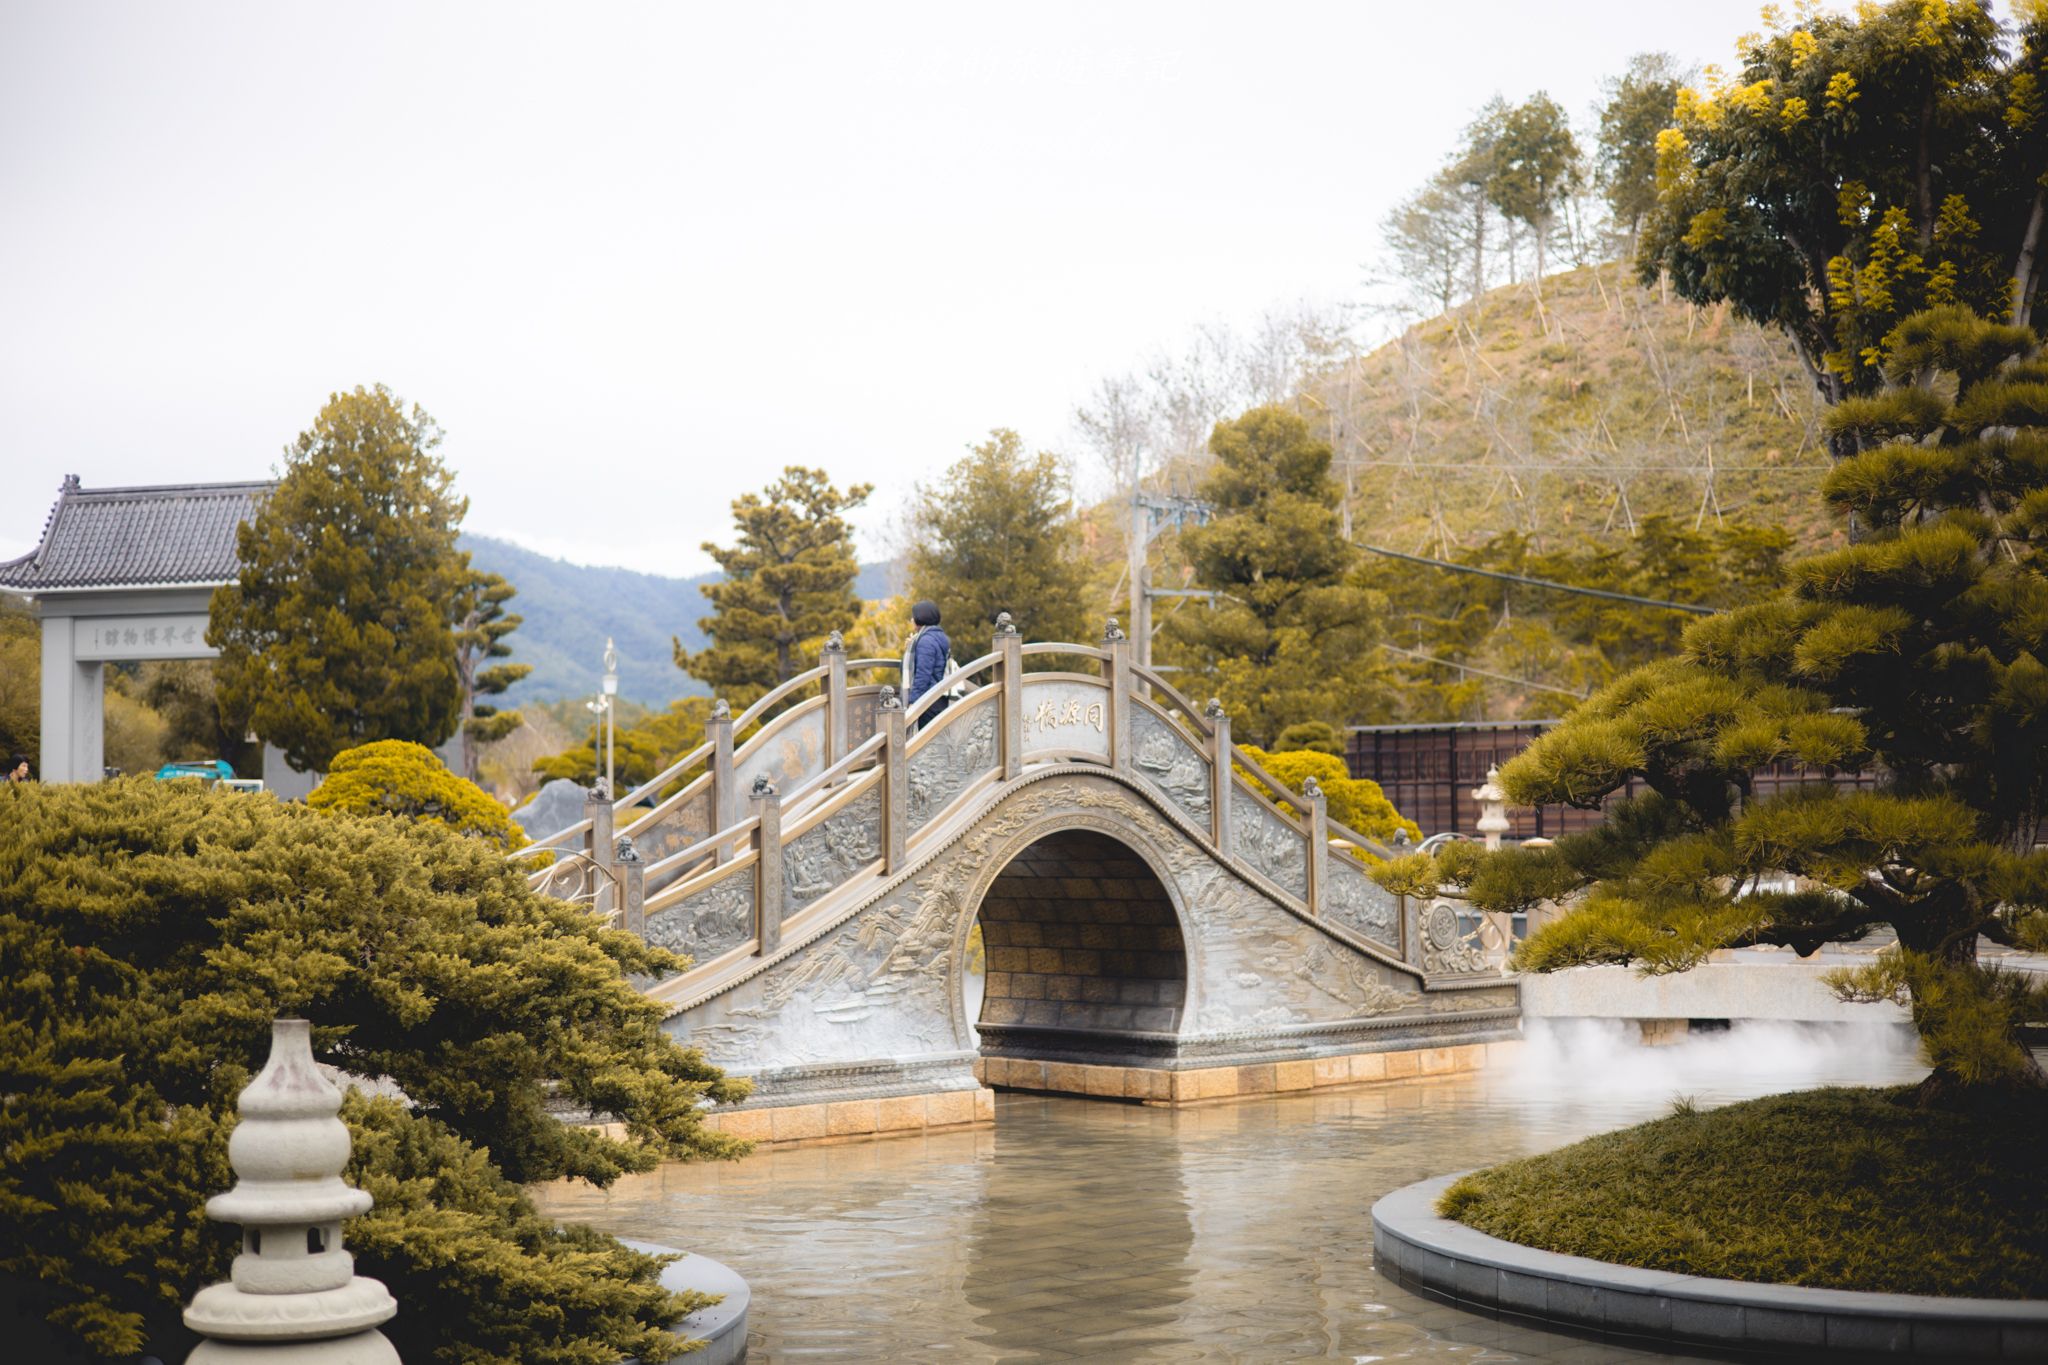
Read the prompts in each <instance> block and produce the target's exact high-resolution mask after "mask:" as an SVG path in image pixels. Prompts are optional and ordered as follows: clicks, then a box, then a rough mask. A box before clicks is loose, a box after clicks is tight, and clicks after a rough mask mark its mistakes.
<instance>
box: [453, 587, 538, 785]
mask: <svg viewBox="0 0 2048 1365" xmlns="http://www.w3.org/2000/svg"><path fill="white" fill-rule="evenodd" d="M518 591H519V590H518V589H517V588H514V587H513V586H512V585H511V584H510V583H507V582H506V581H505V577H504V575H503V574H494V573H487V574H478V575H477V576H476V577H475V579H474V580H473V581H472V582H471V584H470V588H469V603H468V609H467V610H466V611H465V612H464V613H463V616H462V620H461V621H460V622H458V623H457V625H456V627H455V671H456V674H457V675H458V676H459V677H460V678H461V679H462V775H463V776H464V777H466V778H468V779H469V780H470V781H472V782H474V781H476V760H477V748H478V746H480V745H484V744H490V743H493V742H495V741H497V740H501V739H503V738H504V737H505V736H507V735H509V734H511V733H512V732H513V731H514V730H516V729H518V728H519V725H520V718H519V713H518V712H517V711H500V710H499V709H498V708H497V707H496V706H494V705H492V704H491V703H489V702H484V701H479V700H477V699H478V698H479V697H497V696H502V695H503V694H504V692H505V690H506V689H507V688H509V687H511V686H512V684H514V683H516V682H518V681H519V680H520V679H521V678H523V677H525V676H526V675H527V674H529V673H531V672H533V665H532V664H494V663H491V662H490V660H492V659H507V658H510V657H511V656H512V646H511V645H509V644H507V643H505V637H506V636H507V635H510V634H511V633H512V632H513V631H515V630H517V629H519V627H520V625H521V623H522V622H523V621H524V620H525V618H524V617H522V616H520V615H518V614H517V613H516V612H515V613H512V614H510V615H508V614H507V613H506V611H505V604H506V603H507V602H509V601H511V600H512V598H513V597H515V596H517V595H518Z"/></svg>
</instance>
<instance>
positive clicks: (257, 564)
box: [206, 384, 470, 771]
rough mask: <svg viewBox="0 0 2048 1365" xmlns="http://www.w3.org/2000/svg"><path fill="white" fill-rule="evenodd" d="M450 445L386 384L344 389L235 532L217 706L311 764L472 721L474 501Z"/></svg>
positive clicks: (216, 613) (217, 631) (434, 735)
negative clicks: (461, 652)
mask: <svg viewBox="0 0 2048 1365" xmlns="http://www.w3.org/2000/svg"><path fill="white" fill-rule="evenodd" d="M440 440H441V431H440V428H439V427H437V426H435V425H434V420H433V419H432V418H431V417H429V416H427V414H426V413H425V412H424V411H422V410H421V409H420V408H419V407H417V406H415V407H414V408H413V409H412V410H411V411H410V412H407V411H406V409H405V407H404V405H403V404H401V403H400V402H399V401H398V399H396V398H395V397H393V396H392V394H391V392H390V390H388V389H386V388H385V387H384V386H383V385H381V384H380V385H378V386H377V387H376V388H374V389H363V388H358V389H356V390H354V391H353V392H350V393H342V394H335V395H334V396H333V397H332V398H330V399H329V400H328V402H327V406H326V407H324V408H322V409H321V410H320V416H319V417H318V418H317V419H316V420H315V421H314V423H313V426H312V428H311V429H310V430H307V431H305V432H303V433H301V434H300V436H299V438H298V440H297V441H295V442H294V443H293V444H292V445H290V446H288V447H286V449H285V455H284V476H283V478H281V479H280V480H279V481H278V485H277V488H276V489H275V491H273V492H272V493H271V494H270V496H269V497H268V498H266V499H265V500H264V502H263V505H262V507H261V508H260V509H258V511H257V513H256V519H255V521H254V522H253V523H250V522H244V523H243V524H242V525H241V527H240V528H239V529H238V530H237V532H236V541H235V543H236V549H237V552H238V554H239V555H240V557H241V571H240V573H239V575H238V576H237V578H236V581H235V582H233V583H230V584H228V585H227V586H225V587H222V588H219V589H217V590H216V591H215V592H214V595H213V610H212V621H211V623H210V624H209V625H208V628H207V632H206V639H207V643H209V644H211V645H213V646H214V647H215V648H217V649H218V650H220V657H219V659H218V660H217V661H216V664H215V669H216V672H215V677H216V680H217V685H218V692H219V699H220V706H221V709H222V712H223V714H224V715H225V716H227V717H228V718H229V719H230V720H231V722H232V723H233V724H234V725H236V726H240V725H242V724H244V723H246V724H247V726H248V727H249V728H250V729H253V730H254V731H255V732H256V733H257V734H258V735H260V736H262V738H263V739H265V740H266V741H268V742H269V743H272V744H275V745H276V746H277V747H278V748H280V749H282V750H283V751H284V753H285V756H286V757H287V758H289V759H290V760H291V761H292V763H293V765H294V766H296V767H298V768H300V769H302V770H306V771H317V770H322V769H325V768H326V766H327V763H328V761H329V760H330V759H332V758H333V757H334V755H335V754H337V753H339V752H340V751H341V750H343V749H346V748H350V747H352V746H354V745H357V744H361V743H364V742H366V741H369V740H376V739H408V740H412V741H413V742H415V743H418V744H425V745H427V746H429V747H432V746H434V745H437V744H439V743H440V742H441V741H442V740H444V739H446V738H448V736H449V735H451V734H453V733H454V731H455V727H456V725H457V724H458V723H459V721H460V719H461V715H462V684H461V677H460V675H459V674H458V672H457V670H456V665H455V640H454V627H455V623H456V621H457V620H458V619H459V615H460V612H461V610H462V603H463V598H464V589H465V587H466V586H467V584H468V581H469V572H470V571H469V568H468V564H467V561H466V560H465V558H464V556H463V555H462V553H461V552H460V551H459V550H457V549H456V548H455V537H456V528H457V526H458V525H459V524H460V522H461V521H462V516H463V513H464V512H465V511H467V510H468V506H469V504H468V503H467V502H465V501H464V500H462V499H460V498H457V497H456V496H455V495H454V493H453V491H452V489H451V485H452V484H453V482H454V476H453V475H452V474H450V473H449V471H448V470H447V469H446V468H445V467H444V466H443V465H442V464H441V462H440V460H439V459H438V458H436V457H435V455H434V454H433V450H434V447H435V446H436V445H438V444H440Z"/></svg>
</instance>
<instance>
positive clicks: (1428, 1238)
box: [1372, 1172, 2048, 1360]
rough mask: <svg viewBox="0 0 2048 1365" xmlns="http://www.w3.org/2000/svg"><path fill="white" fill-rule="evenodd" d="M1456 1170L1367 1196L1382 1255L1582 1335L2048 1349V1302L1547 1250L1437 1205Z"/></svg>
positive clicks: (2003, 1356)
mask: <svg viewBox="0 0 2048 1365" xmlns="http://www.w3.org/2000/svg"><path fill="white" fill-rule="evenodd" d="M1462 1174H1464V1172H1459V1173H1458V1174H1457V1175H1446V1176H1438V1177H1437V1178H1435V1179H1433V1180H1424V1181H1420V1182H1418V1183H1416V1184H1413V1185H1408V1186H1405V1187H1403V1188H1401V1189H1398V1190H1395V1191H1394V1192H1393V1193H1392V1194H1389V1195H1386V1196H1385V1197H1384V1198H1382V1199H1380V1200H1379V1201H1378V1202H1377V1203H1375V1204H1374V1205H1373V1206H1372V1228H1373V1260H1374V1263H1375V1265H1376V1267H1377V1268H1378V1270H1379V1272H1380V1273H1381V1274H1382V1275H1385V1276H1387V1277H1388V1278H1389V1279H1391V1280H1393V1281H1394V1282H1395V1283H1397V1284H1399V1285H1401V1286H1402V1287H1403V1288H1405V1289H1409V1290H1411V1291H1413V1292H1415V1293H1419V1294H1424V1295H1426V1296H1428V1297H1430V1298H1434V1299H1438V1300H1440V1301H1443V1302H1447V1303H1450V1304H1452V1305H1454V1306H1456V1307H1459V1308H1464V1309H1467V1310H1470V1311H1472V1312H1476V1313H1481V1314H1484V1315H1486V1316H1488V1317H1504V1318H1513V1319H1518V1320H1521V1321H1524V1322H1529V1323H1534V1324H1537V1325H1539V1326H1543V1327H1548V1328H1561V1329H1563V1330H1565V1331H1568V1332H1572V1333H1575V1334H1579V1335H1593V1336H1598V1337H1601V1338H1603V1339H1607V1340H1620V1341H1626V1342H1629V1343H1632V1344H1648V1345H1658V1346H1670V1345H1678V1346H1683V1347H1687V1348H1691V1349H1705V1350H1712V1351H1716V1352H1721V1353H1726V1354H1731V1355H1738V1356H1748V1357H1756V1356H1778V1357H1787V1356H1791V1357H1803V1358H1810V1357H1837V1358H1857V1359H1870V1358H1882V1359H1891V1360H2041V1359H2048V1301H2042V1300H2034V1299H1943V1298H1934V1297H1931V1296H1926V1295H1919V1294H1877V1293H1868V1292H1864V1291H1859V1290H1850V1289H1810V1288H1806V1287H1803V1286H1799V1285H1784V1284H1750V1283H1745V1282H1743V1281H1740V1280H1715V1279H1708V1278H1706V1277H1704V1276H1699V1275H1678V1274H1673V1273H1671V1272H1669V1271H1662V1270H1644V1269H1640V1268H1638V1267H1635V1266H1624V1265H1614V1264H1611V1263H1609V1262H1606V1261H1595V1260H1590V1259H1588V1258H1586V1257H1583V1256H1565V1255H1561V1254H1559V1253H1557V1252H1553V1251H1539V1250H1537V1249H1535V1248H1534V1247H1525V1246H1520V1245H1517V1244H1516V1243H1513V1242H1504V1241H1502V1240H1501V1239H1499V1238H1497V1237H1489V1236H1487V1235H1486V1234H1485V1233H1483V1232H1480V1231H1479V1230H1478V1229H1476V1228H1470V1227H1467V1226H1465V1225H1464V1224H1463V1223H1456V1222H1452V1221H1451V1220H1449V1219H1447V1218H1442V1217H1439V1216H1438V1214H1437V1211H1436V1201H1437V1199H1438V1198H1439V1197H1440V1196H1441V1195H1442V1194H1443V1192H1444V1191H1445V1190H1446V1189H1447V1188H1449V1186H1450V1184H1451V1182H1452V1181H1454V1180H1456V1179H1458V1176H1459V1175H1462Z"/></svg>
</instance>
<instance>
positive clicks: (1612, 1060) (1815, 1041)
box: [1502, 1019, 1925, 1103]
mask: <svg viewBox="0 0 2048 1365" xmlns="http://www.w3.org/2000/svg"><path fill="white" fill-rule="evenodd" d="M1523 1036H1524V1037H1525V1038H1526V1039H1527V1040H1528V1043H1527V1046H1526V1047H1524V1048H1523V1049H1522V1051H1521V1054H1520V1055H1519V1056H1518V1057H1517V1058H1516V1059H1515V1061H1514V1062H1513V1063H1512V1064H1511V1065H1510V1066H1509V1067H1506V1068H1503V1070H1504V1073H1505V1074H1504V1075H1503V1076H1502V1084H1503V1089H1504V1092H1505V1093H1506V1094H1508V1095H1512V1096H1515V1097H1517V1098H1536V1097H1540V1096H1551V1097H1558V1098H1563V1097H1566V1096H1577V1097H1588V1098H1598V1099H1601V1100H1612V1101H1630V1100H1638V1101H1639V1100H1644V1099H1653V1100H1654V1099H1665V1098H1676V1097H1678V1096H1681V1095H1683V1096H1689V1097H1691V1098H1694V1099H1697V1100H1700V1101H1702V1102H1706V1103H1722V1102H1726V1101H1729V1100H1735V1099H1742V1098H1746V1097H1748V1096H1752V1095H1761V1094H1770V1093H1775V1092H1779V1091H1785V1090H1805V1089H1810V1088H1812V1087H1814V1086H1821V1085H1900V1084H1904V1083H1907V1082H1910V1081H1913V1080H1916V1079H1918V1078H1919V1077H1920V1076H1921V1075H1923V1074H1925V1067H1924V1065H1922V1064H1921V1062H1920V1060H1919V1044H1918V1042H1917V1040H1916V1039H1915V1037H1914V1035H1913V1032H1912V1030H1911V1029H1910V1028H1906V1027H1900V1026H1896V1025H1882V1024H1879V1025H1869V1024H1796V1023H1782V1022H1777V1021H1770V1020H1753V1021H1741V1020H1738V1021H1736V1022H1735V1023H1734V1024H1733V1025H1732V1026H1731V1027H1729V1028H1727V1029H1723V1030H1718V1031H1715V1032H1711V1033H1691V1034H1687V1035H1685V1036H1684V1037H1683V1038H1681V1039H1678V1040H1677V1041H1674V1042H1671V1043H1668V1044H1665V1045H1663V1046H1659V1047H1646V1046H1644V1045H1643V1044H1642V1043H1641V1042H1640V1041H1639V1039H1638V1035H1637V1031H1636V1028H1635V1026H1634V1025H1633V1024H1631V1023H1628V1022H1625V1021H1622V1020H1617V1019H1530V1020H1527V1021H1525V1023H1524V1025H1523Z"/></svg>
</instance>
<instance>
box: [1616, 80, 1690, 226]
mask: <svg viewBox="0 0 2048 1365" xmlns="http://www.w3.org/2000/svg"><path fill="white" fill-rule="evenodd" d="M1684 84H1685V78H1684V77H1682V76H1681V75H1680V74H1679V71H1678V66H1677V63H1676V62H1674V61H1672V59H1671V56H1670V54H1669V53H1664V52H1644V53H1640V54H1638V55H1637V56H1635V57H1633V58H1631V59H1630V61H1629V64H1628V70H1627V71H1626V72H1625V73H1623V74H1622V75H1621V76H1620V77H1618V78H1616V79H1614V80H1611V81H1608V82H1607V83H1606V84H1605V86H1604V87H1603V88H1604V89H1605V91H1606V94H1607V99H1606V101H1605V102H1604V103H1603V104H1602V105H1601V106H1600V141H1599V148H1600V150H1599V154H1598V172H1597V176H1598V180H1599V183H1600V189H1601V191H1602V193H1604V194H1605V195H1606V197H1607V210H1608V212H1609V213H1611V214H1613V215H1614V223H1615V226H1616V227H1618V228H1620V229H1621V230H1622V231H1624V232H1626V233H1627V234H1628V242H1629V256H1631V257H1632V256H1633V255H1634V254H1635V243H1636V240H1637V235H1638V233H1639V231H1640V229H1641V227H1642V222H1643V218H1644V217H1645V216H1646V215H1647V214H1648V213H1649V212H1650V210H1651V209H1653V208H1655V207H1656V206H1657V135H1658V134H1659V133H1661V132H1663V131H1664V130H1665V129H1666V128H1669V127H1670V126H1671V121H1672V117H1673V114H1672V111H1673V109H1674V108H1676V106H1677V103H1678V91H1679V89H1680V87H1681V86H1683V85H1684ZM1625 259H1626V258H1625Z"/></svg>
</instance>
